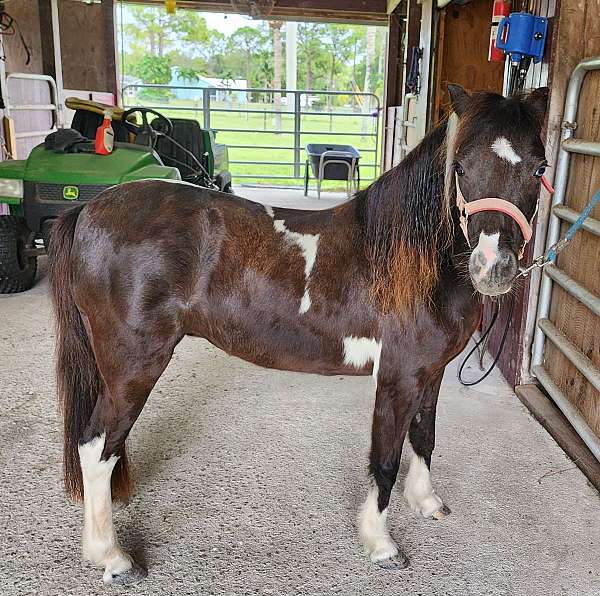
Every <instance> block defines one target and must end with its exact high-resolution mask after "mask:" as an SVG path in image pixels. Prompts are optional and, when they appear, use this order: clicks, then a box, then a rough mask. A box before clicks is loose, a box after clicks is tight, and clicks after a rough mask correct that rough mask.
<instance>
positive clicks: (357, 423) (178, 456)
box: [0, 193, 600, 596]
mask: <svg viewBox="0 0 600 596" xmlns="http://www.w3.org/2000/svg"><path fill="white" fill-rule="evenodd" d="M247 194H248V195H249V194H250V193H247ZM40 264H41V270H40V280H39V282H38V283H37V285H36V286H35V287H34V288H33V289H32V290H30V291H29V292H27V293H24V294H20V295H13V296H0V361H1V362H2V375H1V376H0V412H1V414H2V415H1V416H0V437H1V440H0V462H1V465H0V595H2V596H9V595H10V596H12V595H15V594H18V595H25V594H27V595H29V594H39V595H44V596H46V595H57V596H58V595H60V596H66V595H78V596H80V595H81V596H89V595H92V594H105V593H119V592H122V591H124V590H122V589H118V588H108V589H105V588H103V586H102V583H101V574H100V571H99V570H97V569H95V568H93V567H91V566H90V565H89V564H88V563H84V562H82V560H81V557H80V530H81V518H82V512H81V509H80V507H79V506H78V505H75V504H72V503H69V502H68V501H67V500H66V499H65V498H64V496H63V493H62V488H61V454H60V450H61V446H60V432H59V427H60V424H59V421H58V418H57V412H56V405H55V400H54V381H53V373H52V366H53V365H52V351H53V345H54V342H53V331H52V322H51V319H50V311H49V301H48V297H47V284H46V280H45V272H44V265H45V263H44V259H41V263H40ZM455 368H456V367H455V366H454V365H451V366H450V367H449V369H448V372H447V375H446V378H445V381H444V385H443V387H442V394H441V400H440V405H439V415H438V427H437V428H438V441H437V449H436V451H435V453H434V458H433V478H434V483H435V485H436V487H437V490H438V493H439V494H440V495H441V496H442V497H443V498H444V500H445V501H446V503H447V504H448V505H449V506H450V508H451V509H452V515H450V516H449V517H448V518H446V519H445V520H443V521H441V522H436V521H433V520H431V521H429V520H424V519H421V518H419V517H416V516H415V515H414V514H413V513H412V512H411V511H410V510H409V508H408V507H407V505H406V504H405V503H404V501H403V499H402V496H401V490H400V487H398V489H396V490H395V492H394V494H393V497H392V506H391V508H390V522H391V530H392V535H393V536H394V537H395V538H396V539H397V540H398V541H399V542H400V544H401V546H402V548H403V549H404V550H405V552H406V553H407V554H408V556H409V557H410V559H411V566H410V567H409V569H407V570H405V571H402V572H390V571H384V570H381V569H378V568H376V567H373V566H372V565H371V564H369V563H368V561H367V560H366V558H365V557H364V556H363V555H362V553H361V548H360V546H359V544H358V540H357V534H356V521H355V520H356V512H357V510H358V507H359V505H360V503H361V501H362V499H363V498H364V495H365V488H366V474H365V470H366V461H367V453H368V448H369V433H370V428H369V427H370V421H371V411H372V408H373V401H374V392H373V384H372V381H371V379H369V378H354V377H333V378H325V377H318V376H314V375H301V374H292V373H280V372H273V371H268V370H263V369H259V368H257V367H254V366H252V365H250V364H247V363H245V362H242V361H240V360H236V359H233V358H228V357H226V356H225V355H224V354H222V353H221V352H219V351H218V350H216V349H215V348H213V347H212V346H210V345H209V344H208V343H206V342H204V341H201V340H193V339H186V340H185V341H183V342H182V343H181V344H180V345H179V347H178V348H177V350H176V353H175V356H174V358H173V361H172V362H171V364H170V365H169V367H168V369H167V371H166V372H165V374H164V375H163V377H162V378H161V380H160V382H159V383H158V385H157V386H156V388H155V390H154V392H153V393H152V395H151V396H150V399H149V401H148V404H147V405H146V408H145V409H144V411H143V412H142V415H141V417H140V419H139V421H138V423H137V424H136V426H135V427H134V430H133V432H132V436H131V440H130V453H131V456H132V460H133V463H134V467H135V470H136V477H137V480H138V485H137V491H136V494H135V496H134V498H133V500H132V502H131V503H130V505H129V506H128V507H127V508H125V509H122V510H120V511H119V512H117V514H116V515H115V523H116V526H117V530H118V532H119V534H120V536H121V539H122V543H123V545H124V546H125V547H126V548H127V549H129V550H130V551H131V552H132V553H134V554H135V556H136V557H137V559H138V561H140V562H141V563H142V564H144V565H145V566H147V567H148V569H149V575H148V578H147V579H146V580H144V582H142V583H141V584H139V585H137V586H135V587H132V588H130V589H129V590H128V591H129V593H131V594H135V595H153V596H154V595H157V594H160V595H161V596H164V595H168V594H169V595H170V594H177V595H179V594H199V595H205V594H219V595H242V594H244V595H245V594H260V595H278V596H279V595H287V594H290V595H291V594H294V595H300V594H302V595H314V596H317V595H325V594H343V595H377V596H378V595H380V594H389V595H401V594H402V595H423V596H425V595H435V596H451V595H456V596H459V595H460V596H464V595H477V596H479V595H511V596H512V595H527V596H531V595H538V594H539V595H540V596H541V595H544V596H552V595H567V596H593V595H595V596H597V595H598V594H600V567H599V564H598V563H599V561H600V498H599V495H598V493H597V492H596V491H595V490H594V489H593V488H592V487H591V486H590V485H589V484H588V483H587V481H586V479H585V477H584V476H583V475H582V474H581V472H580V471H579V470H578V469H577V468H576V467H575V466H574V464H573V463H572V462H571V461H570V460H569V459H568V458H567V457H566V456H565V455H564V454H563V452H562V451H561V450H560V449H559V448H558V447H557V445H556V444H555V443H554V441H553V440H552V439H551V438H550V437H549V435H548V434H547V433H546V432H545V431H544V430H543V429H542V428H541V427H540V426H539V425H538V424H537V423H536V422H535V421H534V420H533V419H532V418H531V417H530V416H529V415H528V413H527V411H526V410H525V408H524V407H523V406H522V405H521V404H520V402H519V401H518V400H517V398H516V397H515V395H514V394H513V393H512V391H510V389H509V388H508V387H507V385H506V384H505V383H504V382H503V381H502V379H501V377H500V376H499V375H498V374H497V373H494V374H492V375H491V376H490V377H488V379H487V380H486V381H485V382H484V383H482V384H481V385H479V386H477V387H476V388H471V389H465V388H463V387H460V386H459V385H458V384H457V382H456V380H455ZM473 372H475V371H473ZM406 470H407V457H406V454H405V457H404V458H403V465H402V469H401V476H403V475H404V474H405V473H406Z"/></svg>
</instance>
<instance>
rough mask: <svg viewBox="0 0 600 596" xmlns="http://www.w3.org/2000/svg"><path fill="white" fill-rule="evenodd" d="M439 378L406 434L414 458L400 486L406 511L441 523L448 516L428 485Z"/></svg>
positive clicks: (433, 445) (430, 386) (426, 395)
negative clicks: (407, 509) (408, 508)
mask: <svg viewBox="0 0 600 596" xmlns="http://www.w3.org/2000/svg"><path fill="white" fill-rule="evenodd" d="M441 382H442V375H439V377H436V378H435V379H433V380H432V382H431V383H430V384H429V385H427V387H426V388H425V390H424V392H423V397H422V401H421V405H420V408H419V411H418V412H417V413H416V414H415V416H414V417H413V419H412V420H411V423H410V430H409V433H408V436H409V440H410V443H411V446H412V448H413V451H414V455H413V457H412V459H411V462H410V466H409V470H408V474H407V475H406V480H405V483H404V496H405V498H406V500H407V501H408V504H409V505H410V508H411V509H412V510H413V511H414V512H415V513H419V514H421V515H422V516H423V517H427V518H434V519H443V518H444V517H445V516H446V515H448V514H449V513H450V509H449V508H448V507H446V505H444V503H443V501H442V499H441V498H440V497H439V495H438V494H437V493H436V492H435V490H434V488H433V485H432V483H431V472H430V470H431V454H432V453H433V449H434V447H435V414H436V407H437V399H438V395H439V391H440V385H441Z"/></svg>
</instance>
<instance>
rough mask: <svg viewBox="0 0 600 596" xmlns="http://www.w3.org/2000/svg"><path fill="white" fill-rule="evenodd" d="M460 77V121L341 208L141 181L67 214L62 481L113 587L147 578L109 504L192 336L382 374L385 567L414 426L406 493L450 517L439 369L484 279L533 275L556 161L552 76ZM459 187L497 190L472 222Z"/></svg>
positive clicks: (501, 286)
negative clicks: (548, 114) (542, 200)
mask: <svg viewBox="0 0 600 596" xmlns="http://www.w3.org/2000/svg"><path fill="white" fill-rule="evenodd" d="M450 92H451V98H452V104H453V108H454V110H455V114H453V116H451V118H450V119H449V121H448V122H447V123H444V124H442V125H441V126H439V127H438V128H436V129H435V130H434V131H432V132H431V133H430V134H429V135H428V136H427V137H426V138H425V139H424V140H423V141H422V142H421V143H420V144H419V146H418V147H416V148H415V149H414V150H413V151H412V152H411V153H410V154H409V155H408V156H407V157H406V159H405V160H404V161H403V162H402V163H400V164H399V165H398V166H397V167H395V168H394V169H392V170H390V171H388V172H386V173H385V174H383V175H382V176H381V177H380V178H379V179H378V180H377V181H376V182H374V183H373V184H372V185H371V186H370V187H369V188H368V189H366V190H364V191H361V192H359V193H357V195H356V196H355V197H354V198H353V199H352V200H351V201H349V202H347V203H345V204H343V205H340V206H338V207H335V208H334V209H329V210H324V211H296V210H291V209H279V208H272V207H264V206H263V205H259V204H256V203H252V202H250V201H247V200H244V199H241V198H237V197H233V196H231V195H225V194H221V193H219V192H214V191H211V190H205V189H200V188H194V187H191V186H186V185H180V184H168V183H166V182H159V181H144V182H133V183H129V184H125V185H122V186H117V187H114V188H111V189H109V190H107V191H105V192H104V193H102V196H100V197H98V198H97V199H94V200H93V201H90V202H89V203H88V204H87V205H86V206H85V207H83V208H77V209H75V210H72V211H70V212H68V213H66V214H64V215H63V216H62V217H61V218H60V219H59V220H58V221H57V222H56V224H55V225H54V228H53V235H52V240H53V242H52V245H51V251H50V257H49V262H50V283H51V291H52V298H53V301H54V308H55V313H56V318H57V330H58V363H57V372H58V390H59V396H60V401H61V404H62V410H63V415H64V463H65V482H66V488H67V491H68V493H69V494H70V495H71V496H73V497H76V498H83V502H84V524H85V525H84V530H83V552H84V556H85V557H86V558H88V559H89V560H91V561H93V562H94V563H96V564H98V565H100V566H102V567H103V568H104V581H105V582H106V583H113V582H121V583H125V582H131V581H135V580H137V579H139V578H141V577H143V575H144V574H145V571H144V570H142V569H141V568H140V567H139V566H138V565H137V564H136V563H135V562H134V561H133V560H132V558H131V557H130V556H129V555H128V554H127V553H125V552H124V551H123V550H122V548H121V547H120V545H119V541H118V540H117V536H116V533H115V530H114V527H113V521H112V500H126V499H127V497H128V494H129V491H130V481H129V474H128V469H127V459H126V455H125V440H126V438H127V436H128V434H129V432H130V431H131V428H132V426H133V424H134V423H135V421H136V419H137V417H138V416H139V414H140V412H141V410H142V408H143V407H144V404H145V403H146V399H147V398H148V395H149V394H150V392H151V391H152V388H153V387H154V384H155V383H156V382H157V380H158V378H159V377H160V375H161V374H162V372H163V371H164V370H165V367H166V366H167V364H168V363H169V360H170V359H171V356H172V354H173V350H174V349H175V346H176V345H177V344H178V342H179V341H180V340H181V339H182V338H183V337H184V336H185V335H191V336H197V337H204V338H206V339H207V340H208V341H210V342H211V343H212V344H214V345H215V346H217V347H219V348H221V349H222V350H223V351H225V352H227V353H228V354H231V355H234V356H238V357H239V358H243V359H245V360H248V361H250V362H254V363H256V364H258V365H259V366H264V367H268V368H273V369H280V370H292V371H304V372H311V373H319V374H323V375H338V374H352V375H373V377H374V378H375V381H376V386H377V389H376V400H375V411H374V414H373V427H372V446H371V454H370V465H369V472H370V477H371V480H372V483H371V487H370V489H369V492H368V496H367V499H366V502H365V504H364V506H363V508H362V510H361V512H360V521H359V526H360V536H361V539H362V542H363V544H364V546H365V549H366V551H367V553H368V555H369V556H370V559H371V560H372V561H373V562H376V563H378V564H380V565H384V566H386V567H403V566H405V565H406V564H407V560H406V557H405V556H404V555H403V554H402V553H401V551H400V550H399V549H398V547H397V546H396V544H395V542H394V541H393V540H392V538H391V536H390V535H389V532H388V530H387V528H386V516H387V508H388V502H389V499H390V491H391V490H392V487H393V485H394V483H395V481H396V475H397V472H398V466H399V462H400V455H401V452H402V445H403V443H404V440H405V437H406V435H407V434H408V437H409V440H410V442H411V444H412V448H413V450H414V452H415V456H414V458H413V459H412V461H411V464H410V469H409V472H408V475H407V478H406V485H405V489H404V495H405V497H406V498H407V499H408V502H409V504H410V506H411V507H412V509H413V510H414V511H415V512H417V513H419V514H421V515H423V516H425V517H430V516H433V517H434V518H437V519H439V518H442V517H443V516H444V515H446V514H447V513H448V512H449V510H448V509H447V508H446V507H445V505H444V504H443V503H442V500H441V499H440V498H439V496H438V495H437V494H436V492H435V490H434V489H433V486H432V483H431V479H430V465H431V454H432V451H433V448H434V442H435V413H436V403H437V399H438V392H439V389H440V383H441V380H442V375H443V372H444V368H445V366H446V364H447V363H448V362H449V361H450V360H451V359H452V358H454V357H455V356H456V355H457V354H459V353H460V351H461V350H462V349H463V347H464V346H465V344H466V343H467V341H468V339H469V337H470V336H471V334H472V333H473V331H474V329H475V327H476V326H477V323H478V321H479V313H480V306H479V294H477V292H475V291H474V289H475V290H477V291H478V292H479V293H481V294H487V295H499V294H502V293H505V292H507V291H509V290H510V288H511V286H512V284H513V281H514V279H515V276H516V275H517V273H518V255H519V254H520V252H521V250H522V247H523V244H524V242H525V241H526V240H527V238H525V236H526V230H525V228H524V227H523V226H524V225H525V224H527V223H528V222H530V220H531V219H532V218H533V216H534V214H535V211H536V201H537V198H538V195H539V182H540V177H541V175H542V174H543V169H544V167H545V165H546V164H545V157H544V147H543V145H542V143H541V141H540V130H541V123H542V121H543V118H544V112H545V104H546V94H547V93H546V92H547V90H538V91H535V92H533V93H532V94H530V95H529V96H528V97H512V98H503V97H501V96H499V95H495V94H491V93H479V94H475V95H473V96H470V95H468V94H467V93H466V92H465V91H464V90H463V89H461V88H460V87H457V86H451V87H450ZM459 180H460V182H459V183H458V181H459ZM457 186H459V188H460V192H459V193H458V197H459V199H464V201H466V203H467V205H468V203H469V202H470V201H474V200H479V199H481V198H490V197H491V198H493V199H494V201H495V203H494V204H491V205H488V206H487V207H486V208H485V210H483V211H477V212H471V215H470V217H469V219H468V221H467V222H464V224H465V226H464V227H465V230H466V232H467V233H466V236H467V237H465V236H464V235H463V233H462V232H461V224H460V218H459V210H458V209H456V208H455V206H454V201H455V200H456V198H457V193H456V188H457ZM459 203H460V206H461V208H462V209H463V210H465V209H464V205H463V204H462V203H461V202H460V201H459ZM508 203H510V205H508ZM494 205H496V206H494ZM498 205H499V206H498ZM482 208H483V207H482ZM490 209H492V210H490ZM465 211H466V212H467V213H468V212H469V211H468V209H467V210H465ZM523 222H525V224H524V223H523ZM470 247H473V248H472V249H470ZM111 485H112V486H111Z"/></svg>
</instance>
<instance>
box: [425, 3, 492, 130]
mask: <svg viewBox="0 0 600 596" xmlns="http://www.w3.org/2000/svg"><path fill="white" fill-rule="evenodd" d="M493 3H494V0H479V1H478V2H472V3H470V4H466V5H464V6H460V5H454V4H451V5H449V6H447V7H446V8H444V9H443V10H442V11H441V12H440V26H439V35H438V51H437V55H436V75H435V85H436V91H435V107H434V112H433V114H434V117H433V122H434V123H437V122H438V121H439V120H440V119H441V118H443V117H444V116H446V115H447V111H448V107H449V97H448V90H447V85H448V83H457V84H459V85H461V86H463V87H464V88H465V89H468V90H471V91H495V92H496V93H501V92H502V82H503V77H504V65H503V64H499V63H496V62H488V59H487V57H488V44H489V40H490V18H491V17H490V15H491V14H492V5H493Z"/></svg>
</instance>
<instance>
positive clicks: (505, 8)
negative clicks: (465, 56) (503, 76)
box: [488, 0, 511, 62]
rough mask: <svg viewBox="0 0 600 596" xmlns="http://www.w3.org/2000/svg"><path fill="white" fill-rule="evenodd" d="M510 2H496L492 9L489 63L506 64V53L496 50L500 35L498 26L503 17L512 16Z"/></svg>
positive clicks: (498, 0) (499, 0)
mask: <svg viewBox="0 0 600 596" xmlns="http://www.w3.org/2000/svg"><path fill="white" fill-rule="evenodd" d="M510 4H511V3H510V0H507V1H505V0H494V8H493V9H492V29H491V31H490V49H489V51H488V61H489V62H504V52H503V51H502V50H499V49H498V48H496V35H497V34H498V24H499V23H500V21H501V20H502V17H507V16H508V15H509V14H510Z"/></svg>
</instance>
